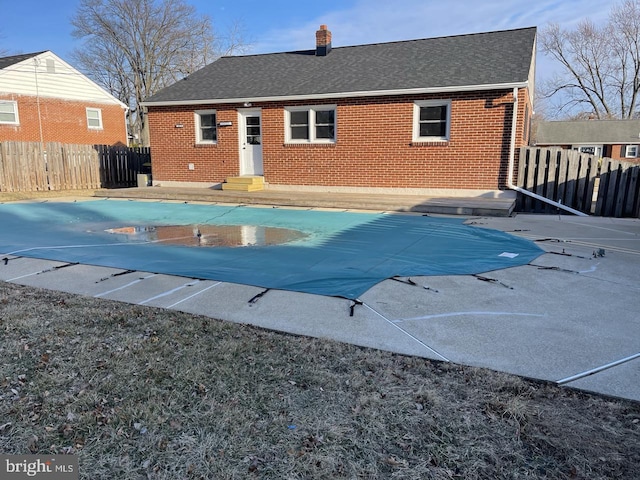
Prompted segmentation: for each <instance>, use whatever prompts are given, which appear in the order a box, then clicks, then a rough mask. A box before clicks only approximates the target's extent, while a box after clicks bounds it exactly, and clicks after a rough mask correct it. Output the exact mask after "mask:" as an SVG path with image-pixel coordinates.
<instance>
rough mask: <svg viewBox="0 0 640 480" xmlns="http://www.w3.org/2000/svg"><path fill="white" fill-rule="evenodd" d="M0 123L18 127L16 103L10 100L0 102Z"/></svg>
mask: <svg viewBox="0 0 640 480" xmlns="http://www.w3.org/2000/svg"><path fill="white" fill-rule="evenodd" d="M0 123H7V124H10V125H18V124H19V123H20V121H19V120H18V103H17V102H14V101H12V100H0Z"/></svg>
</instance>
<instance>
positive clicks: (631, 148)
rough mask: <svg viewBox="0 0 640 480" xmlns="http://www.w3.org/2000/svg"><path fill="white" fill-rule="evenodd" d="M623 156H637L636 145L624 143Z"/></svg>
mask: <svg viewBox="0 0 640 480" xmlns="http://www.w3.org/2000/svg"><path fill="white" fill-rule="evenodd" d="M624 156H625V158H637V157H638V145H625V148H624Z"/></svg>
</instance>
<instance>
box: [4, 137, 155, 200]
mask: <svg viewBox="0 0 640 480" xmlns="http://www.w3.org/2000/svg"><path fill="white" fill-rule="evenodd" d="M43 147H44V148H43ZM150 163H151V153H150V150H149V148H128V147H124V146H109V145H69V144H61V143H45V144H44V145H43V144H41V143H38V142H2V143H0V191H2V192H33V191H41V190H83V189H96V188H121V187H134V186H137V174H138V173H150V171H151V170H150V167H149V166H148V165H150ZM145 164H146V165H145Z"/></svg>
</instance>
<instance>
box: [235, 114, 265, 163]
mask: <svg viewBox="0 0 640 480" xmlns="http://www.w3.org/2000/svg"><path fill="white" fill-rule="evenodd" d="M238 117H239V122H238V124H239V129H240V132H239V133H240V175H263V173H264V172H263V169H262V115H261V112H260V110H259V109H258V110H256V109H251V110H248V109H243V110H238Z"/></svg>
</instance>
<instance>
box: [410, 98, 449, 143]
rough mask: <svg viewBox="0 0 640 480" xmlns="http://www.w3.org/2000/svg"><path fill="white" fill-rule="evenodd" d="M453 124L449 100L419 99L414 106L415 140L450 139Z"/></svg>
mask: <svg viewBox="0 0 640 480" xmlns="http://www.w3.org/2000/svg"><path fill="white" fill-rule="evenodd" d="M450 124H451V102H450V101H448V100H422V101H417V102H415V104H414V107H413V141H414V142H433V141H436V142H438V141H448V140H449V129H450Z"/></svg>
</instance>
